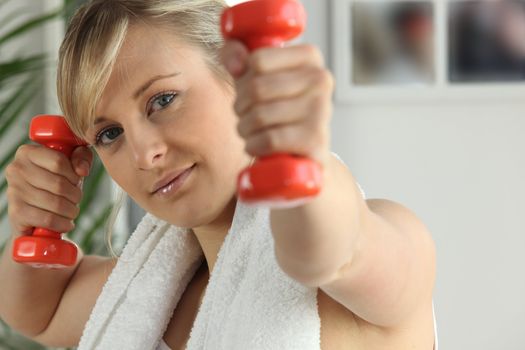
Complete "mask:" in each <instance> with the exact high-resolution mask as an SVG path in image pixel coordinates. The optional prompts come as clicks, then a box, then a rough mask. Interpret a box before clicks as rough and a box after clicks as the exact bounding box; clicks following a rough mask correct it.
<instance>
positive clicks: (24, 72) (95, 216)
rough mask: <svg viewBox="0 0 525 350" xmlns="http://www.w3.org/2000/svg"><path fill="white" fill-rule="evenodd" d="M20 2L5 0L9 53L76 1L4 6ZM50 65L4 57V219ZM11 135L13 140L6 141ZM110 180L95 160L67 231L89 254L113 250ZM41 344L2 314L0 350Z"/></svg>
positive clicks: (39, 59) (0, 182) (0, 3)
mask: <svg viewBox="0 0 525 350" xmlns="http://www.w3.org/2000/svg"><path fill="white" fill-rule="evenodd" d="M15 1H17V0H0V29H5V28H7V26H8V25H10V26H11V27H12V29H10V30H8V31H7V32H5V33H4V34H3V35H0V52H5V45H6V44H8V43H10V42H13V41H15V40H19V39H20V38H23V36H25V35H28V34H30V33H32V32H34V31H36V30H38V29H41V28H42V25H44V24H46V23H47V22H49V21H51V20H54V19H57V18H60V17H62V18H64V17H67V16H68V15H69V14H71V12H72V7H73V6H74V3H75V1H74V0H64V5H63V7H61V8H59V9H57V10H55V11H52V12H49V13H45V14H42V15H39V16H36V17H33V18H29V19H23V12H22V11H14V12H12V13H7V10H4V9H5V8H6V7H7V6H6V4H8V3H9V2H15ZM49 64H50V63H49V62H48V60H47V58H46V56H45V55H43V54H33V55H17V56H15V57H13V58H8V59H4V60H0V91H2V94H0V146H1V147H0V223H2V222H5V221H6V220H7V200H6V198H5V195H6V189H7V181H6V179H5V176H4V175H3V174H4V170H5V167H6V166H7V165H8V164H9V163H10V162H11V161H12V159H13V157H14V155H15V152H16V150H17V148H18V147H19V146H20V145H21V144H24V143H26V142H28V136H27V130H28V125H29V121H30V118H31V115H30V114H29V113H28V109H29V107H31V103H33V100H34V96H35V95H36V94H37V93H38V91H39V90H41V89H42V86H43V83H44V78H43V70H44V68H46V67H48V66H49ZM42 112H44V113H45V111H42ZM8 136H9V141H6V140H7V139H8ZM107 181H108V177H107V175H106V172H105V170H104V168H103V166H102V164H101V162H100V161H99V160H98V159H95V161H94V164H93V167H92V170H91V174H90V176H89V177H88V178H86V180H85V183H84V186H83V192H84V197H83V199H82V202H81V204H80V214H79V217H78V218H77V220H76V224H77V225H76V228H75V230H74V231H72V232H70V233H69V235H68V237H70V238H71V239H73V240H74V241H75V242H76V243H77V244H78V245H79V246H80V247H81V248H82V250H83V251H84V252H85V253H86V254H98V255H107V254H108V251H107V247H106V242H105V239H104V231H105V223H106V219H107V218H108V217H109V215H110V213H111V210H112V206H113V203H112V199H111V198H108V196H107V194H106V193H100V192H101V191H103V190H104V186H103V184H105V185H106V186H105V188H106V189H107ZM101 189H102V190H101ZM105 192H107V190H106V191H105ZM8 236H9V234H8V233H7V232H0V254H1V253H2V251H3V249H4V246H5V241H6V239H7V238H8ZM6 254H8V253H7V252H6ZM41 349H46V348H45V347H42V346H41V345H38V344H36V343H34V342H31V341H29V340H28V339H25V338H24V337H22V336H20V335H18V334H17V333H16V332H14V331H12V330H11V329H10V328H9V327H8V326H7V325H6V324H5V323H4V322H3V321H2V320H1V319H0V350H41Z"/></svg>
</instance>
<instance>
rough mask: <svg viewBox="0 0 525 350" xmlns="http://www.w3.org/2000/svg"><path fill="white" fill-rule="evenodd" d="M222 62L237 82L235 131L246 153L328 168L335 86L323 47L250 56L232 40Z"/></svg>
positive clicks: (266, 51)
mask: <svg viewBox="0 0 525 350" xmlns="http://www.w3.org/2000/svg"><path fill="white" fill-rule="evenodd" d="M222 61H223V64H224V65H225V67H226V68H227V70H228V71H229V73H230V74H231V75H232V76H233V78H234V79H235V88H236V92H237V97H236V100H235V105H234V109H235V112H236V113H237V115H238V116H239V123H238V127H237V129H238V132H239V134H240V136H241V137H242V138H243V139H244V140H245V141H246V147H245V149H246V152H247V153H248V154H250V155H252V156H255V157H261V156H265V155H270V154H274V153H289V154H294V155H300V156H305V157H307V158H310V159H313V160H314V161H316V162H318V163H319V164H320V165H321V166H322V167H323V168H324V167H325V166H327V164H328V162H329V159H330V131H329V123H330V118H331V114H332V101H331V96H332V91H333V86H334V82H333V78H332V75H331V74H330V72H329V71H328V70H327V69H326V68H325V66H324V61H323V57H322V54H321V52H320V51H319V49H317V48H316V47H314V46H312V45H297V46H290V47H284V48H261V49H258V50H256V51H254V52H253V53H250V52H248V49H247V48H246V47H245V46H244V45H243V44H242V43H240V42H239V41H234V40H230V41H227V42H226V43H225V45H224V48H223V50H222Z"/></svg>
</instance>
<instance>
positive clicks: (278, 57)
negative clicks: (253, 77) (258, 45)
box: [248, 44, 324, 73]
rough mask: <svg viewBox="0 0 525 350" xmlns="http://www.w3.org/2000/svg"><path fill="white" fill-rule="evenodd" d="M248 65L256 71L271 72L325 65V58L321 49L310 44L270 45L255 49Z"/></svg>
mask: <svg viewBox="0 0 525 350" xmlns="http://www.w3.org/2000/svg"><path fill="white" fill-rule="evenodd" d="M248 66H249V69H251V70H253V71H255V72H256V73H269V72H276V71H280V70H287V69H291V68H296V67H301V66H314V67H323V66H324V59H323V55H322V53H321V51H320V50H319V49H318V48H317V47H315V46H313V45H309V44H302V45H294V46H289V47H269V48H262V49H259V50H256V51H254V52H253V53H252V55H250V58H249V62H248Z"/></svg>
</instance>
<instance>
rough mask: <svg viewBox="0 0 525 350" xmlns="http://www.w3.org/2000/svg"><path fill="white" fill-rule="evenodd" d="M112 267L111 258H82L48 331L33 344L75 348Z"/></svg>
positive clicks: (112, 260) (37, 337) (114, 260)
mask: <svg viewBox="0 0 525 350" xmlns="http://www.w3.org/2000/svg"><path fill="white" fill-rule="evenodd" d="M116 263H117V259H114V258H107V257H101V256H95V255H88V256H85V257H83V258H82V260H81V262H80V263H79V265H78V267H77V269H76V271H75V273H74V274H73V275H72V277H71V280H70V281H69V283H68V286H67V288H66V289H65V291H64V294H63V295H62V298H61V300H60V303H59V305H58V307H57V309H56V311H55V314H54V315H53V318H52V319H51V321H50V323H49V325H48V327H47V328H46V330H45V331H44V332H42V333H41V334H39V335H37V336H36V337H34V338H33V340H35V341H37V342H39V343H41V344H44V345H47V346H53V347H72V346H76V345H78V343H79V342H80V337H81V335H82V331H83V330H84V326H85V324H86V322H87V321H88V319H89V315H90V314H91V310H92V309H93V307H94V306H95V302H96V301H97V298H98V296H99V295H100V292H101V291H102V287H103V286H104V284H105V283H106V281H107V279H108V277H109V275H110V274H111V271H112V270H113V268H114V267H115V265H116Z"/></svg>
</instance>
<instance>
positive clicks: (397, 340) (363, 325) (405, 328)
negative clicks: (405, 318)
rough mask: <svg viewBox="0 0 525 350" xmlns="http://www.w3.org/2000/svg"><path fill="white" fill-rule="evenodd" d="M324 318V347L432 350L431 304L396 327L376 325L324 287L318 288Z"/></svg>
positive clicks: (333, 349)
mask: <svg viewBox="0 0 525 350" xmlns="http://www.w3.org/2000/svg"><path fill="white" fill-rule="evenodd" d="M317 302H318V307H319V317H320V319H321V350H343V349H354V350H365V349H366V350H380V349H381V350H384V349H392V350H406V349H421V350H432V349H433V346H434V320H433V312H432V304H431V303H429V305H428V307H424V308H422V310H421V311H420V312H417V313H416V314H414V317H413V319H412V320H411V321H410V322H409V323H407V324H404V325H400V326H399V327H395V328H385V327H379V326H376V325H373V324H371V323H369V322H367V321H366V320H363V319H362V318H360V317H358V316H357V315H355V314H354V313H353V312H352V311H350V310H348V309H347V308H346V307H344V306H343V305H341V304H339V303H338V302H337V301H335V300H334V299H332V298H331V297H330V296H329V295H327V294H326V293H324V292H323V291H322V290H321V289H318V292H317Z"/></svg>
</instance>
